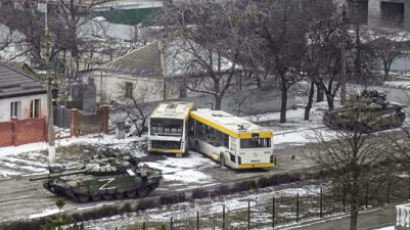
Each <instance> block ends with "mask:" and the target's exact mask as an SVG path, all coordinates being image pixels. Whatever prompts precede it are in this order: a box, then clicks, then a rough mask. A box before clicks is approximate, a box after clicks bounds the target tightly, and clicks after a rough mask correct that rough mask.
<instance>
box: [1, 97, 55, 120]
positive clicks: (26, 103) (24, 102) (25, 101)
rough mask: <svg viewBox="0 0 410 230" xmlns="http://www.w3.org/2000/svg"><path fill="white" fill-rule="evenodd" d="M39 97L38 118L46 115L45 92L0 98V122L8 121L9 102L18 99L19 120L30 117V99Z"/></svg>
mask: <svg viewBox="0 0 410 230" xmlns="http://www.w3.org/2000/svg"><path fill="white" fill-rule="evenodd" d="M34 99H40V104H41V109H40V118H43V117H46V116H47V94H38V95H30V96H22V97H13V98H5V99H0V122H7V121H10V103H11V102H15V101H20V112H19V115H20V117H19V118H18V119H19V120H24V119H28V118H30V105H31V100H34Z"/></svg>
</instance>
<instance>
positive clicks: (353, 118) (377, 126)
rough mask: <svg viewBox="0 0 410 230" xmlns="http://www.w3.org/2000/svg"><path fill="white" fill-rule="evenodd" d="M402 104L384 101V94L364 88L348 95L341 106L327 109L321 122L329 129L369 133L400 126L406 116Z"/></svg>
mask: <svg viewBox="0 0 410 230" xmlns="http://www.w3.org/2000/svg"><path fill="white" fill-rule="evenodd" d="M402 109H403V106H402V105H400V104H398V103H392V102H386V94H384V93H381V92H378V91H376V90H373V91H367V90H364V91H363V92H362V93H361V94H359V95H351V96H349V97H348V99H347V100H346V102H345V103H344V105H343V107H342V108H339V109H334V110H330V111H327V112H326V113H325V115H324V116H323V123H324V124H325V125H326V126H328V127H329V128H331V129H337V130H355V129H356V130H357V129H360V130H361V131H362V132H365V133H371V132H375V131H381V130H387V129H392V128H397V127H400V126H401V125H402V123H403V121H404V119H405V118H406V115H405V113H404V112H403V111H402Z"/></svg>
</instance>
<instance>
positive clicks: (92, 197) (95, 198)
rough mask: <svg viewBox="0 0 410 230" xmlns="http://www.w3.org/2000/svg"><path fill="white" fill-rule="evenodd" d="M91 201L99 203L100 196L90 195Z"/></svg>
mask: <svg viewBox="0 0 410 230" xmlns="http://www.w3.org/2000/svg"><path fill="white" fill-rule="evenodd" d="M91 200H92V201H99V200H101V195H100V194H97V195H91Z"/></svg>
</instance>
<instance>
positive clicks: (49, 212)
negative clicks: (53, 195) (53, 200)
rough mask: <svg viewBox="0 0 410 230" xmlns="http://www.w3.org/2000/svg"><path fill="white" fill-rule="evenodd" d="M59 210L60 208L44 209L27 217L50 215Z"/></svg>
mask: <svg viewBox="0 0 410 230" xmlns="http://www.w3.org/2000/svg"><path fill="white" fill-rule="evenodd" d="M59 211H60V209H58V208H53V209H46V210H44V211H43V212H41V213H38V214H33V215H30V216H29V217H28V219H35V218H39V217H44V216H50V215H53V214H56V213H58V212H59Z"/></svg>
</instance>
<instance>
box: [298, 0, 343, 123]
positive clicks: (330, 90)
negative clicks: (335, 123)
mask: <svg viewBox="0 0 410 230" xmlns="http://www.w3.org/2000/svg"><path fill="white" fill-rule="evenodd" d="M310 3H311V4H309V5H307V6H306V10H305V12H306V13H307V14H308V17H309V18H310V20H309V21H310V24H309V29H308V31H307V34H306V40H307V41H306V43H307V47H306V53H305V54H304V59H303V67H302V69H303V72H304V73H305V74H306V75H307V77H308V79H310V81H311V87H310V91H309V97H308V102H307V105H306V107H305V117H304V119H305V120H309V114H310V109H311V108H312V104H313V96H314V89H315V86H317V88H318V98H319V99H320V94H321V93H322V92H323V93H325V95H326V98H327V102H328V106H329V110H332V109H333V106H334V105H333V101H334V96H335V94H336V92H337V90H338V88H339V81H337V82H336V86H335V87H333V84H334V82H335V80H338V78H339V77H340V76H341V75H340V74H339V73H340V65H339V63H340V60H339V58H340V55H339V54H340V51H339V47H338V46H339V43H340V42H341V36H340V31H341V30H342V25H343V21H342V14H341V13H340V10H339V4H338V3H337V1H333V0H331V1H329V0H323V1H313V2H310ZM319 99H318V101H319Z"/></svg>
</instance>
